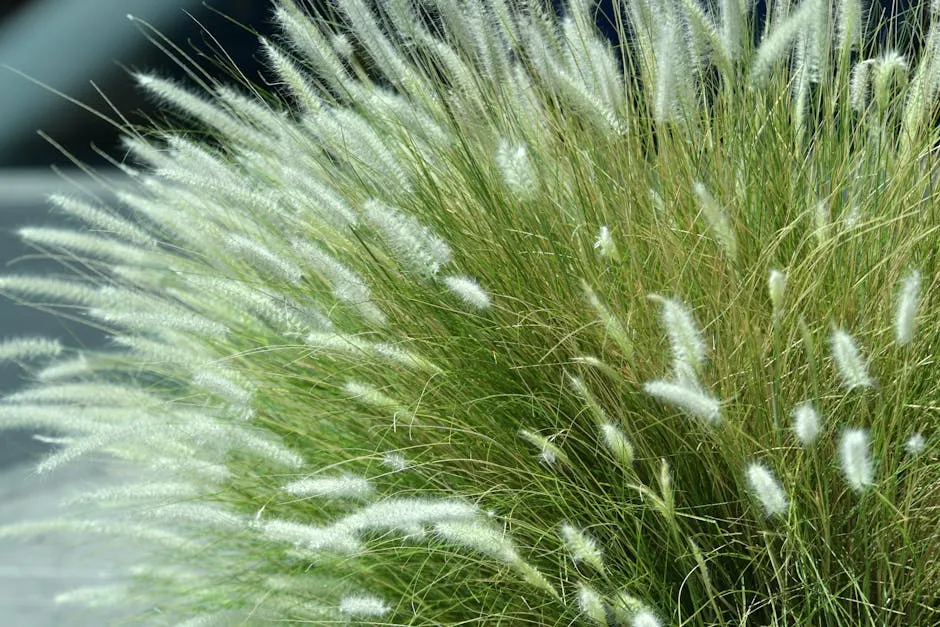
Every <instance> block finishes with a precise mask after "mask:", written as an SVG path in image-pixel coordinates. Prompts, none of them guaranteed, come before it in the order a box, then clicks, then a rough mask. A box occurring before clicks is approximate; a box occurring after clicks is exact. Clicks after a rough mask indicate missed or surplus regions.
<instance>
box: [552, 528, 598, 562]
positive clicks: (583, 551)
mask: <svg viewBox="0 0 940 627" xmlns="http://www.w3.org/2000/svg"><path fill="white" fill-rule="evenodd" d="M559 534H560V535H561V539H562V540H564V541H565V546H566V547H567V548H568V553H570V554H571V561H573V562H574V563H576V564H577V563H578V562H584V563H585V564H587V565H588V566H590V567H591V568H593V569H594V570H596V571H597V572H599V573H603V572H604V558H603V556H602V554H601V551H600V549H598V548H597V543H596V542H595V541H594V538H592V537H591V536H589V535H588V534H586V533H584V532H583V531H581V530H580V529H578V528H577V527H575V526H574V525H570V524H568V523H565V524H563V525H562V526H561V529H560V530H559Z"/></svg>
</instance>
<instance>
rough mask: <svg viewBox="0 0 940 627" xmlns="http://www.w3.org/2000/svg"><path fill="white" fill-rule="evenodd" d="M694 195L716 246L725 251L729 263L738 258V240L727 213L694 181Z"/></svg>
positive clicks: (699, 183)
mask: <svg viewBox="0 0 940 627" xmlns="http://www.w3.org/2000/svg"><path fill="white" fill-rule="evenodd" d="M692 189H693V190H694V191H695V195H696V196H697V197H698V201H699V206H700V207H701V209H702V213H703V214H704V215H705V219H706V220H707V221H708V225H709V227H711V230H712V233H714V235H715V239H716V240H718V244H719V245H720V246H721V247H722V248H723V249H724V250H725V252H726V253H727V254H728V257H730V258H731V261H735V260H736V259H737V256H738V239H737V236H736V235H735V234H734V229H733V228H732V226H731V220H730V219H729V217H728V212H727V211H726V210H725V208H724V207H722V206H721V205H720V204H719V203H718V201H717V200H715V197H714V196H712V195H711V193H710V192H709V191H708V190H707V189H706V188H705V185H704V184H702V183H701V182H699V181H696V182H695V184H694V185H693V186H692Z"/></svg>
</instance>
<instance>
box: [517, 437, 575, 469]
mask: <svg viewBox="0 0 940 627" xmlns="http://www.w3.org/2000/svg"><path fill="white" fill-rule="evenodd" d="M519 437H521V438H522V439H523V440H526V441H527V442H530V443H531V444H534V445H535V446H536V447H538V449H539V459H540V460H541V461H542V462H544V463H545V464H548V465H549V466H553V465H555V464H556V463H558V462H562V463H565V464H567V463H568V456H567V455H565V453H564V451H562V450H561V449H560V448H558V447H557V446H555V445H554V444H553V443H552V441H551V440H549V439H548V438H546V437H545V436H543V435H539V434H538V433H533V432H532V431H528V430H526V429H523V430H521V431H520V432H519Z"/></svg>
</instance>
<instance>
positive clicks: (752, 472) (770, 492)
mask: <svg viewBox="0 0 940 627" xmlns="http://www.w3.org/2000/svg"><path fill="white" fill-rule="evenodd" d="M747 483H748V486H750V489H751V492H752V493H753V494H754V496H756V497H757V499H758V500H759V501H760V504H761V506H762V507H763V508H764V513H765V514H767V516H782V515H783V514H785V513H786V512H787V509H788V508H789V506H790V504H789V502H788V501H787V495H786V494H785V493H784V491H783V488H781V487H780V484H779V483H778V482H777V479H776V478H775V477H774V475H773V473H772V472H771V471H770V470H768V469H767V467H766V466H764V465H763V464H761V463H758V462H754V463H752V464H750V465H749V466H748V467H747Z"/></svg>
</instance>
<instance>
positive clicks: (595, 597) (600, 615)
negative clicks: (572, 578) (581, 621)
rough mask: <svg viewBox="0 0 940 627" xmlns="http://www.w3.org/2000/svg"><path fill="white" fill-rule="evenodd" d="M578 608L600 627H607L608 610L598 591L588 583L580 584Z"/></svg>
mask: <svg viewBox="0 0 940 627" xmlns="http://www.w3.org/2000/svg"><path fill="white" fill-rule="evenodd" d="M578 608H580V610H581V613H582V614H584V616H585V617H587V619H588V620H590V621H591V622H592V623H594V624H595V625H597V626H598V627H607V624H608V623H607V610H606V608H605V606H604V600H603V599H602V598H601V595H600V594H598V592H597V590H595V589H594V588H592V587H591V586H589V585H587V584H586V583H580V584H578Z"/></svg>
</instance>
